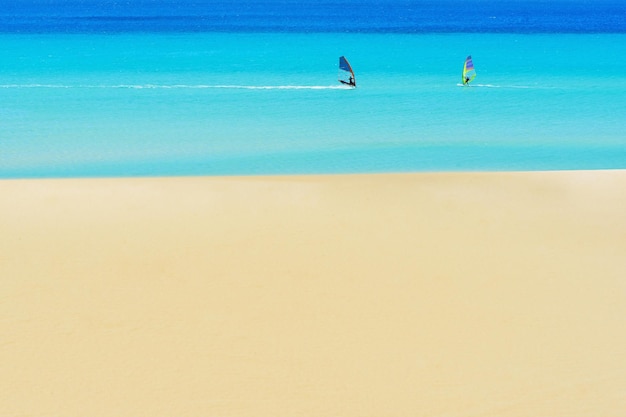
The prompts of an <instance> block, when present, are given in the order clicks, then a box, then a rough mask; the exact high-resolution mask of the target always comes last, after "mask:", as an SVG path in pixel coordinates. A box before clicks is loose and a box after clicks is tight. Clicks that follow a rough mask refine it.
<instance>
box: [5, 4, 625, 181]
mask: <svg viewBox="0 0 626 417" xmlns="http://www.w3.org/2000/svg"><path fill="white" fill-rule="evenodd" d="M470 55H471V56H472V60H473V63H474V66H475V68H476V73H477V77H476V79H475V80H474V81H473V82H472V83H471V84H470V86H468V87H465V86H463V85H462V83H461V71H462V67H463V62H464V60H465V58H466V57H467V56H470ZM340 56H345V57H346V58H347V59H348V60H349V62H350V64H351V65H352V68H353V69H354V72H355V76H356V82H357V87H356V88H349V87H346V86H344V85H342V84H340V83H339V82H338V75H339V69H338V61H339V57H340ZM583 169H585V170H586V169H592V170H594V169H626V1H624V0H619V1H618V0H498V1H491V0H463V1H460V0H396V1H392V0H375V1H374V0H297V1H292V0H239V1H238V0H99V1H96V0H20V1H14V0H12V1H8V0H0V178H4V179H9V178H68V177H70V178H76V177H135V176H191V175H218V176H222V175H283V174H335V173H382V172H435V171H437V172H441V171H448V172H449V171H519V170H524V171H534V170H583Z"/></svg>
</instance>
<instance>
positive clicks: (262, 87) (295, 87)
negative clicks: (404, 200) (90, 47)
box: [0, 84, 352, 90]
mask: <svg viewBox="0 0 626 417" xmlns="http://www.w3.org/2000/svg"><path fill="white" fill-rule="evenodd" d="M0 88H59V89H71V88H94V89H96V88H97V89H108V88H110V89H133V90H141V89H156V90H158V89H163V90H170V89H172V90H173V89H236V90H351V89H352V88H351V87H348V86H343V85H228V84H226V85H205V84H193V85H189V84H171V85H168V84H114V85H96V84H94V85H90V84H85V85H81V84H78V85H65V84H0Z"/></svg>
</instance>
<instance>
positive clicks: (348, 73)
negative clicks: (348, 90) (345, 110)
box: [339, 56, 356, 87]
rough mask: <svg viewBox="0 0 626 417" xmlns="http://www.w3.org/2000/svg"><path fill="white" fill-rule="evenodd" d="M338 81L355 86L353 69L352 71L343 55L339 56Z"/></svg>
mask: <svg viewBox="0 0 626 417" xmlns="http://www.w3.org/2000/svg"><path fill="white" fill-rule="evenodd" d="M339 82H340V83H342V84H346V85H349V86H351V87H356V78H355V77H354V71H352V67H351V66H350V63H349V62H348V60H347V59H346V57H345V56H340V57H339Z"/></svg>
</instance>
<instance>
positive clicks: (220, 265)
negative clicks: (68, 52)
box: [0, 170, 626, 417]
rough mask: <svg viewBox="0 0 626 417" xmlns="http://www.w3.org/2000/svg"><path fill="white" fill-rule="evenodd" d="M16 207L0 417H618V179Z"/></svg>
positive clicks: (114, 183)
mask: <svg viewBox="0 0 626 417" xmlns="http://www.w3.org/2000/svg"><path fill="white" fill-rule="evenodd" d="M0 195H2V199H0V230H2V234H1V237H0V278H2V279H1V280H0V293H1V294H2V296H1V297H0V313H1V316H2V317H3V318H2V320H0V334H2V335H3V338H2V339H3V340H2V341H0V362H2V363H3V366H2V368H3V377H2V378H0V392H2V393H3V397H4V400H3V401H2V404H0V414H3V415H21V414H27V415H36V414H58V415H64V416H77V417H78V416H81V417H82V416H84V415H86V414H88V415H92V416H111V415H120V414H121V415H131V414H137V413H141V414H146V415H152V416H171V415H174V414H178V415H221V416H246V417H247V416H255V417H259V416H268V417H269V416H280V415H290V416H292V415H296V416H297V415H328V416H334V415H337V416H339V415H342V416H361V415H365V414H367V415H386V416H407V415H412V414H415V413H416V411H417V410H419V411H417V412H418V414H424V415H470V414H471V415H475V414H480V415H485V416H500V417H501V416H504V417H513V416H526V415H565V414H567V415H571V416H580V417H582V416H588V415H589V414H597V415H611V414H614V413H615V412H617V410H620V409H626V399H625V397H624V396H623V392H624V391H625V390H626V370H625V369H624V367H623V365H622V364H623V363H625V361H626V353H625V352H626V334H625V333H624V332H623V331H622V330H623V329H624V325H625V324H626V322H625V319H624V317H626V284H624V277H625V276H626V263H624V254H625V253H626V216H624V213H626V170H602V171H532V172H488V173H474V172H472V173H416V174H353V175H312V176H266V177H255V176H250V177H161V178H112V179H111V178H106V179H105V178H88V179H34V180H33V179H19V180H0ZM34 398H36V401H33V399H34Z"/></svg>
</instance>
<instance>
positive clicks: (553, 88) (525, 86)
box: [457, 83, 558, 90]
mask: <svg viewBox="0 0 626 417" xmlns="http://www.w3.org/2000/svg"><path fill="white" fill-rule="evenodd" d="M457 86H458V87H469V88H508V89H518V90H555V89H557V88H558V87H546V86H538V85H534V86H533V85H495V84H472V85H469V86H467V85H463V84H461V83H458V84H457Z"/></svg>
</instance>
